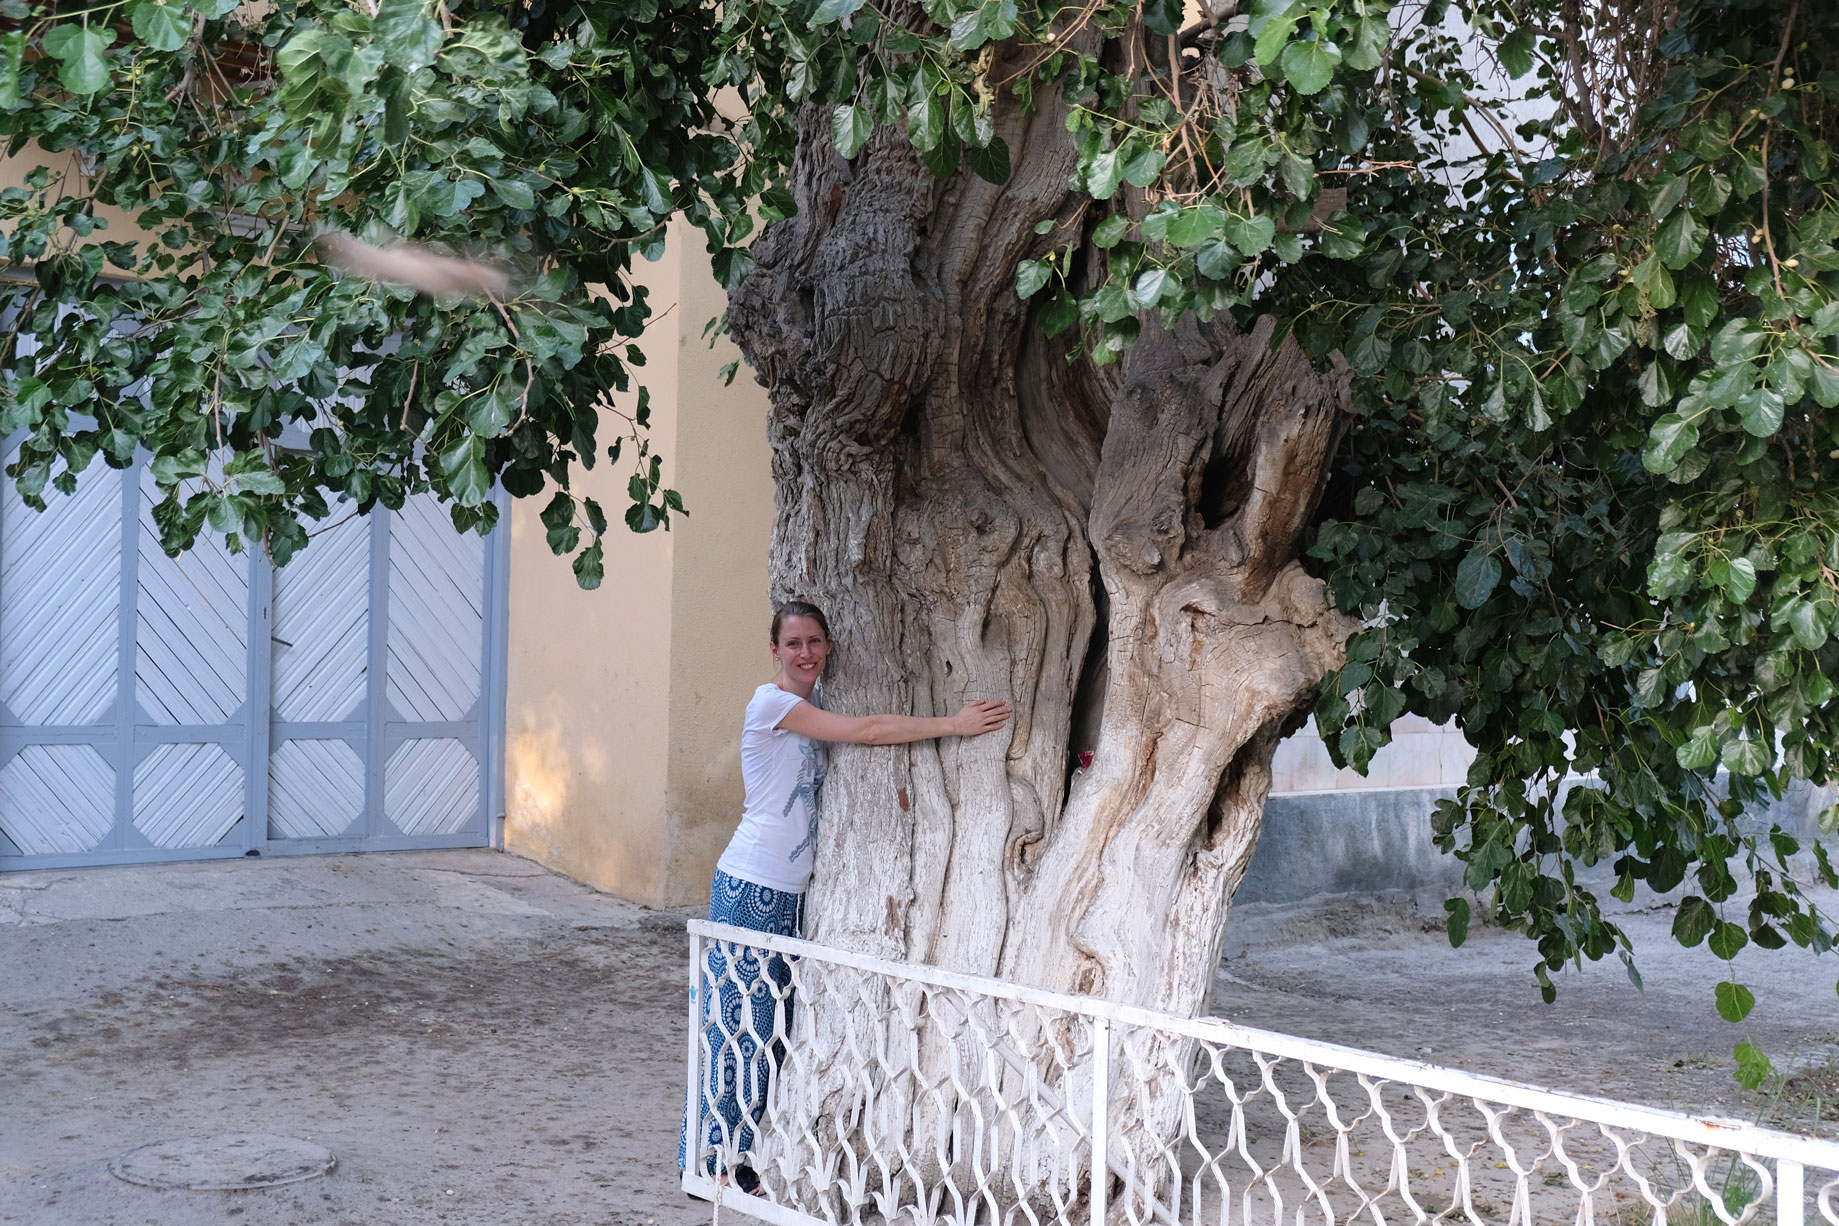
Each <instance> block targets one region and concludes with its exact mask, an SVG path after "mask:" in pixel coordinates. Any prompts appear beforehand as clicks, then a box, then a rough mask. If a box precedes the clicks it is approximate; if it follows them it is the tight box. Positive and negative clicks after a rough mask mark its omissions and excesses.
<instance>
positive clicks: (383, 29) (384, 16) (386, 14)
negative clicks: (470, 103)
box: [353, 0, 446, 93]
mask: <svg viewBox="0 0 1839 1226" xmlns="http://www.w3.org/2000/svg"><path fill="white" fill-rule="evenodd" d="M370 29H371V34H372V36H373V37H374V38H375V39H376V42H377V46H378V47H379V48H380V49H381V50H382V52H383V59H384V62H385V63H389V64H394V65H396V67H398V68H400V69H402V70H403V71H404V72H417V71H419V70H421V69H423V68H426V67H427V66H428V65H430V64H432V63H434V59H435V57H436V56H438V55H439V54H440V53H441V45H442V43H444V42H445V41H446V33H445V31H443V30H442V29H441V24H440V22H438V21H436V20H434V18H432V17H430V16H428V13H427V10H426V7H425V6H424V5H423V3H422V0H382V2H381V3H380V4H378V6H377V15H376V16H375V17H373V18H372V19H371V23H370ZM353 92H354V93H355V92H356V91H355V90H354V91H353Z"/></svg>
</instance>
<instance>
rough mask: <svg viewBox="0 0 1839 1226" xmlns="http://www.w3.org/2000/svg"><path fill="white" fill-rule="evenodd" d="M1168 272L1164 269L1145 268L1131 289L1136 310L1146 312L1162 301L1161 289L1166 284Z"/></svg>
mask: <svg viewBox="0 0 1839 1226" xmlns="http://www.w3.org/2000/svg"><path fill="white" fill-rule="evenodd" d="M1168 279H1169V270H1168V269H1166V268H1147V269H1144V270H1143V273H1142V274H1141V275H1140V276H1138V277H1137V283H1136V285H1134V286H1133V287H1131V293H1133V294H1135V295H1136V299H1137V305H1138V309H1140V310H1147V309H1149V308H1150V307H1153V306H1155V305H1156V303H1158V302H1160V301H1161V300H1162V291H1163V288H1164V287H1165V286H1166V285H1167V284H1168Z"/></svg>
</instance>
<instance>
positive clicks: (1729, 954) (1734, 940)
mask: <svg viewBox="0 0 1839 1226" xmlns="http://www.w3.org/2000/svg"><path fill="white" fill-rule="evenodd" d="M1749 943H1750V938H1749V934H1748V933H1746V932H1744V931H1743V926H1742V925H1741V924H1733V923H1731V922H1729V921H1728V920H1720V921H1719V922H1718V926H1717V927H1716V928H1714V929H1712V931H1711V939H1710V941H1708V942H1707V945H1708V947H1709V948H1710V950H1711V952H1712V953H1714V954H1716V955H1717V956H1718V957H1720V958H1722V959H1724V960H1725V961H1726V962H1729V961H1730V960H1731V959H1732V958H1734V957H1736V956H1737V953H1738V951H1740V950H1741V949H1742V948H1743V947H1744V946H1745V945H1748V944H1749Z"/></svg>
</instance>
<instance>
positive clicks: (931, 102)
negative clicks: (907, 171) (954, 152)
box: [907, 93, 945, 153]
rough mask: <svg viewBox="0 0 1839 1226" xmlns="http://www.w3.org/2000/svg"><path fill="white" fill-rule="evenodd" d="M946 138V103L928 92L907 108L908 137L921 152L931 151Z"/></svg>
mask: <svg viewBox="0 0 1839 1226" xmlns="http://www.w3.org/2000/svg"><path fill="white" fill-rule="evenodd" d="M944 138H945V103H944V100H943V99H941V98H938V97H937V96H935V95H933V94H931V93H927V94H924V95H922V96H921V97H920V99H919V101H917V102H915V103H914V104H913V105H912V106H911V107H909V108H908V109H907V139H908V140H910V141H912V142H913V147H914V148H915V149H918V150H919V151H920V152H921V153H930V152H932V151H933V150H934V149H937V148H938V147H939V142H940V141H941V140H943V139H944Z"/></svg>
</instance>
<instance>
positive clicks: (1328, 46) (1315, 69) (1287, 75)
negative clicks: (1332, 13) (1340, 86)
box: [1282, 38, 1341, 95]
mask: <svg viewBox="0 0 1839 1226" xmlns="http://www.w3.org/2000/svg"><path fill="white" fill-rule="evenodd" d="M1282 62H1283V75H1284V79H1285V80H1287V81H1289V82H1290V84H1291V85H1292V86H1294V87H1295V89H1296V92H1297V93H1299V94H1304V95H1310V94H1319V93H1321V92H1322V90H1323V89H1324V88H1325V87H1326V86H1327V85H1328V83H1329V81H1331V80H1333V79H1334V75H1335V69H1336V68H1337V67H1339V66H1340V63H1341V48H1339V47H1337V46H1335V45H1334V44H1333V43H1331V42H1328V41H1326V40H1324V39H1319V38H1318V39H1313V40H1310V41H1306V42H1294V43H1291V44H1290V45H1289V46H1287V47H1285V48H1284V49H1283V61H1282Z"/></svg>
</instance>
